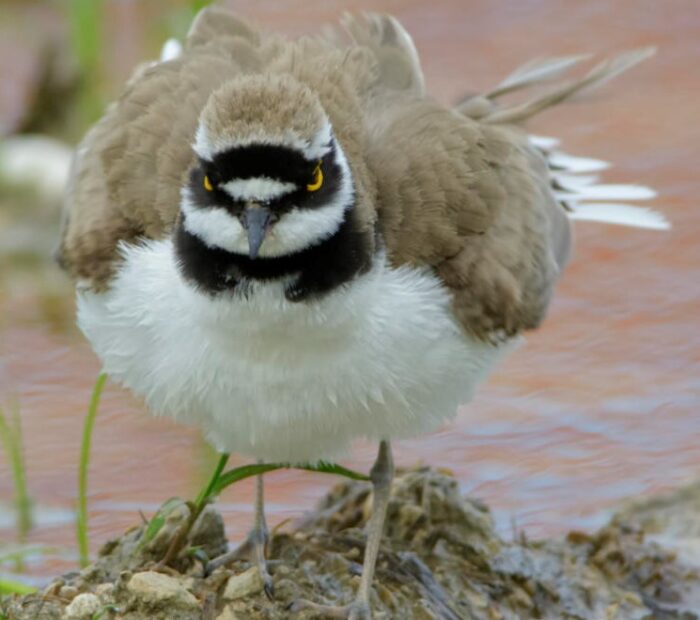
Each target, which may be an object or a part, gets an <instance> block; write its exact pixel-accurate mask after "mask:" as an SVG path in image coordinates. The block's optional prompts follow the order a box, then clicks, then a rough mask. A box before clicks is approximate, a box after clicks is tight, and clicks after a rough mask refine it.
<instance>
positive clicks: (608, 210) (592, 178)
mask: <svg viewBox="0 0 700 620" xmlns="http://www.w3.org/2000/svg"><path fill="white" fill-rule="evenodd" d="M646 53H648V54H650V53H652V52H651V51H646ZM528 140H529V142H530V144H532V145H533V146H534V147H535V148H538V149H540V150H542V151H544V155H545V158H546V159H547V163H548V164H549V166H550V172H551V175H552V180H553V181H554V196H555V197H556V199H557V200H559V201H561V202H563V203H565V204H566V206H567V207H568V208H569V209H570V211H569V212H568V214H569V217H570V218H571V219H572V220H583V221H588V222H602V223H606V224H618V225H621V226H633V227H635V228H646V229H650V230H669V229H670V228H671V224H670V222H669V221H668V220H667V219H666V217H665V216H664V215H663V214H662V213H659V212H658V211H653V210H652V209H648V208H646V207H639V206H634V205H629V204H624V203H622V202H616V201H618V200H619V201H627V200H649V199H651V198H655V197H656V195H657V194H656V192H655V191H654V190H653V189H651V188H650V187H646V186H644V185H636V184H597V183H598V175H596V174H582V173H592V172H593V173H595V172H598V171H600V170H605V169H606V168H609V167H610V164H609V163H608V162H606V161H602V160H600V159H592V158H590V157H574V156H573V155H569V154H567V153H564V152H562V151H557V150H555V149H556V148H557V147H558V146H559V140H557V139H556V138H551V137H549V136H534V135H531V136H528ZM608 201H612V202H608Z"/></svg>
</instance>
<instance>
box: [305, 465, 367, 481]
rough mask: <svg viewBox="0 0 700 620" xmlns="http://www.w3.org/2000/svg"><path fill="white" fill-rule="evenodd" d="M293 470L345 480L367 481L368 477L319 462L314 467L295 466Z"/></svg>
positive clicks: (341, 467)
mask: <svg viewBox="0 0 700 620" xmlns="http://www.w3.org/2000/svg"><path fill="white" fill-rule="evenodd" d="M294 469H302V470H304V471H315V472H317V473H319V474H331V475H334V476H343V477H345V478H350V480H362V481H367V480H369V476H366V475H365V474H361V473H359V472H357V471H353V470H352V469H348V468H347V467H343V466H342V465H336V464H335V463H326V462H324V461H321V462H319V463H317V464H316V465H296V466H295V467H294Z"/></svg>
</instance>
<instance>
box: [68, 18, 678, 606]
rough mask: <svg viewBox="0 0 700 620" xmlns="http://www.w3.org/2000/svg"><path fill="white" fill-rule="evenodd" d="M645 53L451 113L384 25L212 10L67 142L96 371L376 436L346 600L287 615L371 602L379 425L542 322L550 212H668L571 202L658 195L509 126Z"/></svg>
mask: <svg viewBox="0 0 700 620" xmlns="http://www.w3.org/2000/svg"><path fill="white" fill-rule="evenodd" d="M648 54H649V50H640V51H638V52H631V53H628V54H623V55H622V56H619V57H618V58H616V59H614V60H613V61H611V62H608V63H603V64H601V65H598V66H597V67H594V69H593V70H592V71H591V72H590V73H589V74H588V75H586V76H584V78H582V79H581V80H579V81H576V82H571V83H565V84H559V85H555V86H554V87H553V88H552V89H551V90H550V91H548V92H546V93H545V94H544V95H540V96H537V97H535V98H534V99H532V100H530V101H527V102H525V103H523V104H518V105H514V106H507V105H502V104H501V99H502V97H504V96H505V95H508V94H509V93H511V92H513V91H516V90H520V89H524V88H528V87H530V86H532V85H536V84H541V83H542V82H546V81H547V80H551V79H554V78H556V77H558V76H559V75H561V74H562V73H563V72H565V71H567V70H568V69H569V68H570V67H571V66H573V65H574V64H575V63H576V62H578V61H579V60H581V57H563V58H554V59H549V60H544V61H536V62H533V63H528V64H527V65H525V66H524V67H522V68H520V69H518V70H516V72H514V73H513V74H511V75H510V76H508V77H507V78H506V79H505V80H504V81H503V82H502V83H501V84H500V85H498V86H497V87H496V88H495V89H494V90H492V91H491V92H490V93H487V94H486V95H474V96H471V97H468V98H466V99H465V100H464V101H461V102H460V103H458V104H457V106H456V107H455V108H454V109H448V108H446V107H444V106H442V105H440V104H439V103H437V102H435V101H434V100H433V99H431V98H430V97H429V96H428V95H427V94H426V92H425V86H424V79H423V75H422V71H421V68H420V64H419V60H418V55H417V52H416V50H415V48H414V46H413V43H412V41H411V39H410V37H409V35H408V34H407V33H406V32H405V31H404V30H403V28H402V27H401V26H400V25H399V24H398V22H396V20H394V19H393V18H391V17H388V16H376V15H367V16H361V17H347V18H345V19H344V21H343V28H342V29H329V30H327V31H326V32H324V33H323V34H322V35H319V36H313V37H306V38H302V39H299V40H288V39H286V38H284V37H282V36H279V35H274V34H265V33H262V32H260V31H258V30H256V29H254V28H252V27H251V26H249V25H247V24H246V23H244V22H242V21H240V20H239V19H237V18H236V17H234V16H233V15H231V14H230V13H228V12H226V11H223V10H221V9H216V8H212V9H207V10H205V11H203V12H202V13H201V14H200V15H199V16H198V18H197V19H196V21H195V23H194V25H193V27H192V29H191V32H190V34H189V35H188V37H187V41H186V43H185V46H184V50H183V52H182V54H181V55H180V56H179V57H177V58H175V59H172V60H169V61H166V62H160V63H154V64H151V65H144V66H142V67H140V68H139V69H138V70H137V71H136V73H135V75H134V76H133V77H132V79H131V80H130V81H129V83H128V85H127V87H126V90H125V92H124V93H123V94H122V96H121V98H120V99H119V100H118V101H117V102H116V103H114V104H113V105H112V106H111V107H110V108H109V110H108V111H107V113H106V114H105V116H104V118H103V119H102V120H101V121H100V122H99V123H98V124H97V125H96V126H95V128H94V129H93V130H92V131H91V132H90V133H89V134H88V136H87V137H86V138H85V140H84V141H83V143H82V145H81V147H80V149H79V152H78V155H77V157H76V161H75V166H74V173H73V178H72V180H71V185H70V187H69V192H68V198H67V206H66V215H65V218H64V226H63V232H62V241H61V247H60V252H59V257H60V261H61V263H62V264H63V265H64V266H65V267H66V269H67V270H68V271H69V272H70V273H71V275H72V276H73V277H74V278H76V279H77V280H78V281H80V287H79V293H78V312H79V321H78V322H79V324H80V326H81V328H82V329H83V331H84V332H85V334H86V335H87V336H88V338H89V339H90V341H91V343H92V345H93V347H94V348H95V351H96V352H97V354H98V355H99V356H100V358H101V359H102V361H103V363H104V366H105V371H106V372H108V373H109V374H110V375H111V376H112V377H113V378H115V379H116V380H118V381H120V382H121V383H123V384H124V385H126V386H127V387H129V388H130V389H132V390H133V391H134V392H135V393H137V394H139V395H142V396H143V397H144V398H145V399H146V402H147V404H148V405H149V407H150V408H151V409H153V410H154V411H156V412H159V413H163V414H167V415H171V416H172V417H175V418H177V419H183V420H185V421H187V422H194V423H196V424H198V425H199V426H201V427H202V429H203V430H204V431H205V432H206V433H207V436H208V438H209V439H210V440H211V441H212V443H214V444H215V446H216V447H217V448H218V449H220V450H221V451H227V452H230V451H234V450H235V451H241V452H244V453H246V454H249V455H251V456H253V457H256V458H258V459H260V460H270V461H274V462H308V461H313V460H317V459H322V458H332V457H333V456H335V455H336V454H337V453H338V452H339V451H340V450H342V449H343V448H344V447H346V446H347V445H348V443H349V442H350V441H351V440H352V439H353V438H355V437H369V438H372V439H376V440H378V441H379V442H380V450H379V455H378V458H377V462H376V464H375V466H374V468H373V469H372V482H373V484H374V490H375V494H374V508H373V517H372V521H371V523H370V527H369V536H368V542H367V547H366V551H365V558H364V569H363V577H362V581H361V585H360V588H359V591H358V597H357V600H356V601H355V602H354V603H352V604H351V605H350V606H347V607H344V608H333V609H329V608H325V607H323V606H321V607H319V606H318V605H315V604H312V603H308V602H302V601H300V602H299V603H298V605H296V606H295V608H296V609H303V608H306V607H311V608H313V609H316V611H320V612H325V613H330V614H331V615H332V617H348V618H368V617H369V588H370V585H371V581H372V576H373V572H374V565H375V562H376V557H377V553H378V550H379V542H380V538H381V531H382V525H383V519H384V514H385V511H386V506H387V502H388V496H389V488H390V483H391V475H392V471H393V465H392V459H391V450H390V446H389V440H390V439H392V438H394V437H402V436H406V435H413V434H417V433H419V432H422V431H424V430H427V429H431V428H435V427H436V426H437V425H439V424H440V423H442V422H443V421H444V420H447V419H449V418H450V417H452V416H453V415H454V414H455V411H456V408H457V406H458V404H460V403H464V402H466V401H468V400H469V399H470V398H471V396H472V394H473V390H474V388H475V387H476V385H477V384H478V383H479V382H480V381H482V380H483V378H484V377H485V376H486V375H487V374H488V372H489V371H490V369H491V367H492V365H493V364H494V363H495V362H496V361H497V360H498V359H499V358H500V357H501V356H502V355H503V353H504V352H505V351H507V350H508V348H509V343H510V342H511V340H512V338H513V337H514V336H517V335H518V334H520V333H521V332H523V331H525V330H527V329H532V328H534V327H537V326H538V325H539V324H540V322H541V321H542V319H543V317H544V315H545V313H546V310H547V306H548V304H549V301H550V298H551V295H552V290H553V287H554V284H555V282H556V280H557V278H558V276H559V274H560V273H561V270H562V268H563V267H564V265H565V264H566V262H567V260H568V258H569V254H570V251H571V231H570V226H569V218H570V217H579V218H581V219H597V220H602V221H610V222H617V223H634V224H636V225H642V226H649V227H657V228H662V227H664V226H665V222H664V221H663V219H662V218H660V217H659V216H657V215H655V214H653V213H647V212H643V211H639V210H637V209H635V208H634V207H629V206H627V205H619V204H612V205H610V204H608V205H587V204H585V199H586V197H588V198H591V199H593V200H596V199H601V198H606V199H619V198H623V199H627V198H645V197H649V196H650V195H651V192H650V190H648V189H646V188H642V187H638V186H599V185H595V179H594V178H592V177H586V176H581V175H578V174H576V173H577V172H582V171H585V170H593V169H596V168H600V167H601V166H602V162H597V161H594V160H584V159H575V158H571V157H569V156H566V155H565V154H563V153H558V152H556V151H554V150H552V149H553V146H552V143H553V140H552V139H544V138H536V137H533V136H528V135H527V134H526V133H525V132H524V131H523V129H522V128H521V127H519V126H518V124H519V123H521V122H522V121H524V120H526V119H527V118H529V117H530V116H532V115H533V114H536V113H537V112H539V111H541V110H543V109H545V108H547V107H549V106H551V105H554V104H556V103H559V102H560V101H563V100H565V99H566V98H568V97H570V96H572V95H574V94H576V93H577V92H579V91H580V90H582V89H583V88H585V87H588V86H591V85H593V84H596V83H600V82H601V81H603V80H604V79H606V78H609V77H611V76H613V75H615V74H617V73H619V72H620V71H622V70H624V69H626V68H628V67H629V66H631V65H633V64H634V63H636V62H638V61H639V60H641V59H642V58H644V57H646V56H647V55H648ZM572 172H573V173H574V174H572ZM256 498H257V499H256V520H255V527H254V529H253V532H252V534H251V538H250V540H249V543H250V544H249V545H248V546H250V547H251V548H252V549H253V550H254V552H255V560H256V563H257V565H258V567H259V570H260V572H261V576H262V578H263V580H264V583H265V589H266V592H268V593H269V594H271V588H272V583H273V582H272V579H271V577H270V575H269V574H268V572H267V568H266V564H265V557H264V547H265V541H266V540H267V529H266V526H265V521H264V514H263V501H262V479H259V481H258V490H257V494H256ZM246 548H247V547H246ZM234 555H237V552H234ZM230 558H231V556H228V555H227V556H224V557H223V558H220V559H218V560H214V561H213V562H212V563H211V564H210V565H209V568H210V569H212V568H215V567H216V566H219V565H221V564H224V563H226V562H227V561H229V560H230Z"/></svg>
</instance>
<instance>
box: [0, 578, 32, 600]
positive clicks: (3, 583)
mask: <svg viewBox="0 0 700 620" xmlns="http://www.w3.org/2000/svg"><path fill="white" fill-rule="evenodd" d="M34 592H36V588H32V587H31V586H28V585H26V584H24V583H20V582H19V581H9V580H7V579H0V596H5V595H7V594H33V593H34Z"/></svg>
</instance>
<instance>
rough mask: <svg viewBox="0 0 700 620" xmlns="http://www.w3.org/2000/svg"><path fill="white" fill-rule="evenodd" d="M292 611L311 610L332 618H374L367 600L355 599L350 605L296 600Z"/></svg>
mask: <svg viewBox="0 0 700 620" xmlns="http://www.w3.org/2000/svg"><path fill="white" fill-rule="evenodd" d="M289 611H290V612H291V613H298V612H300V611H310V612H311V613H312V614H314V615H316V616H317V617H319V618H329V619H331V620H372V612H371V611H370V608H369V604H368V603H367V602H366V601H362V600H359V599H358V600H355V601H353V602H352V603H350V605H338V606H336V605H321V604H319V603H314V602H312V601H307V600H306V599H303V598H302V599H298V600H296V601H294V602H293V603H292V604H291V605H290V607H289Z"/></svg>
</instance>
